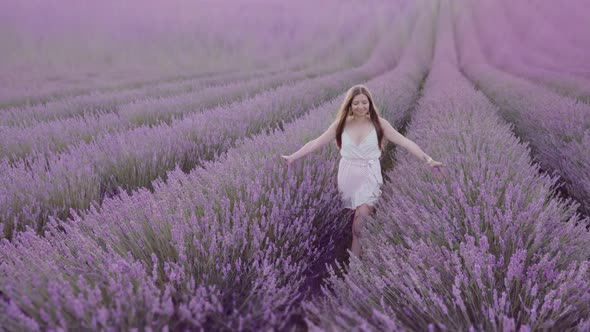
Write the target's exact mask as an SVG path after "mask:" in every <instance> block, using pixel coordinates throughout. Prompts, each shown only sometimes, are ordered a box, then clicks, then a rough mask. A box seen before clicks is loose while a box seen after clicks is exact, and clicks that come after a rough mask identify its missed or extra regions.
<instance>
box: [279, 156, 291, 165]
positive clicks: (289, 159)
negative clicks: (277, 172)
mask: <svg viewBox="0 0 590 332" xmlns="http://www.w3.org/2000/svg"><path fill="white" fill-rule="evenodd" d="M281 158H283V159H285V163H286V164H287V166H289V165H291V164H292V163H293V161H294V160H293V158H292V157H291V156H281Z"/></svg>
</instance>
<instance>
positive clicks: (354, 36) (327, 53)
mask: <svg viewBox="0 0 590 332" xmlns="http://www.w3.org/2000/svg"><path fill="white" fill-rule="evenodd" d="M325 15H328V16H329V14H325ZM387 16H388V15H387V14H384V17H387ZM351 17H354V16H351ZM377 25H378V24H377V22H375V23H372V24H369V25H368V26H367V27H366V28H365V29H355V30H353V31H349V30H348V29H341V30H340V31H338V32H337V34H336V36H333V35H326V36H325V37H326V38H324V39H323V40H322V43H321V44H317V45H314V47H308V48H306V49H305V51H304V52H297V53H296V55H294V56H289V57H284V56H283V57H281V58H280V62H279V61H269V62H270V63H271V66H272V67H274V68H270V69H269V68H268V67H267V68H262V69H257V70H248V72H246V73H244V70H240V71H238V72H235V71H224V72H220V73H217V75H216V76H219V77H220V79H221V82H223V83H226V82H230V81H232V80H235V79H241V78H243V77H245V76H246V77H252V74H253V73H258V74H261V75H264V74H268V73H270V72H276V71H279V70H285V69H290V70H299V69H302V68H303V67H309V64H311V63H316V64H318V63H326V62H329V63H334V62H339V63H341V64H343V65H344V66H347V65H350V64H347V63H346V62H349V61H358V59H359V58H361V57H362V56H363V53H364V52H365V50H366V46H365V47H358V44H363V45H366V44H367V40H369V39H370V38H368V37H370V34H371V32H372V31H373V30H375V28H376V26H377ZM305 30H306V28H304V29H300V33H302V32H303V31H305ZM340 34H343V35H346V38H347V39H348V43H347V44H346V45H345V46H342V45H341V44H338V43H339V41H340V38H338V35H340ZM275 46H276V45H275ZM335 46H337V47H338V48H339V50H340V51H341V52H340V53H338V54H336V55H335V54H334V52H333V50H334V47H335ZM326 59H328V61H326ZM269 60H270V59H269ZM269 62H267V63H269ZM273 64H276V65H273ZM205 74H206V75H205ZM212 74H214V73H211V72H208V73H199V74H196V75H182V76H177V77H173V78H168V79H165V80H162V79H159V80H156V81H155V82H141V83H133V84H127V85H124V86H116V87H110V88H101V89H99V91H100V92H99V93H98V95H102V94H105V95H106V96H105V98H107V100H108V99H112V98H117V96H118V94H119V93H120V92H119V90H121V89H129V88H138V87H142V88H143V89H148V90H154V91H151V92H152V93H154V94H155V96H158V95H161V94H162V93H164V91H162V92H160V91H159V90H158V86H162V90H164V87H165V86H166V85H168V84H171V87H170V88H171V89H172V91H170V92H167V94H170V93H172V92H173V91H176V90H178V88H179V87H178V84H175V83H182V82H183V81H184V82H185V83H187V82H186V81H188V83H189V85H188V86H186V87H185V89H191V85H190V83H193V84H194V82H193V81H198V79H211V78H212V77H206V76H211V75H212ZM219 74H221V75H219ZM213 79H214V78H213ZM214 82H215V81H213V82H211V83H209V84H212V83H214ZM167 83H168V84H167ZM174 89H176V90H174ZM140 90H141V89H140ZM84 91H85V92H84V93H82V94H83V95H82V96H80V95H78V96H73V98H72V97H65V98H63V99H62V100H59V99H58V100H52V101H48V104H49V107H50V108H51V109H54V108H57V109H58V110H60V109H62V108H64V102H67V101H68V100H70V99H73V100H74V101H75V102H76V104H77V105H78V107H79V108H83V109H88V108H96V107H97V105H99V107H98V108H99V109H100V105H101V104H103V103H101V102H100V101H96V100H95V99H96V98H97V96H93V95H95V94H96V93H93V91H92V90H84ZM80 93H81V92H80ZM69 94H70V93H68V94H66V95H69ZM88 98H89V99H90V100H87V101H86V102H87V103H89V105H86V106H84V101H85V99H88ZM129 98H133V99H140V98H141V95H140V96H137V97H133V96H128V97H127V99H129ZM129 101H130V100H129ZM97 103H98V104H97ZM79 104H81V105H79ZM107 104H108V103H107ZM65 106H66V107H68V106H67V103H66V105H65ZM22 108H23V107H14V108H13V111H18V110H22ZM34 108H35V107H33V110H31V111H29V112H27V114H20V115H19V114H12V115H11V117H8V119H6V118H3V117H0V123H2V124H6V123H7V121H8V120H10V123H22V122H23V121H24V123H28V122H27V121H31V120H32V119H30V116H29V115H30V114H33V115H34V114H35V113H36V112H34ZM37 108H38V109H40V110H42V111H43V110H45V109H44V108H43V107H42V105H37ZM25 109H26V108H25ZM64 111H65V110H60V111H57V112H58V113H59V112H64ZM66 112H73V110H70V111H66ZM79 112H82V111H80V110H79ZM16 113H22V112H16ZM29 113H30V114H29ZM50 113H51V112H50ZM0 114H1V111H0ZM25 115H26V116H25ZM50 115H51V116H53V114H50ZM41 120H43V121H45V120H46V119H45V118H42V119H41Z"/></svg>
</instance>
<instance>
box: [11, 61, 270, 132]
mask: <svg viewBox="0 0 590 332" xmlns="http://www.w3.org/2000/svg"><path fill="white" fill-rule="evenodd" d="M277 72H281V70H268V69H266V70H265V69H263V70H259V71H254V72H247V73H240V72H238V73H228V74H222V75H216V76H214V77H210V78H209V77H205V78H202V77H198V78H195V79H189V80H182V81H180V82H179V81H176V80H175V81H172V82H165V83H161V84H154V85H148V86H147V87H143V86H142V87H138V88H130V89H124V90H115V91H108V92H90V93H88V94H83V95H79V96H75V97H72V98H63V99H58V100H54V101H51V102H48V103H46V104H37V105H33V106H29V107H24V108H23V107H13V108H9V109H6V110H1V111H0V124H2V125H4V126H7V127H15V128H23V127H32V126H35V125H39V124H40V123H44V122H48V121H55V120H59V119H65V118H71V117H75V116H88V115H92V114H96V113H99V114H101V113H112V112H117V111H118V110H119V107H120V105H121V104H128V103H133V102H135V101H139V100H143V99H148V98H162V97H168V96H175V95H182V94H187V93H191V92H195V91H199V90H200V89H202V88H204V87H207V86H212V85H220V84H227V83H228V82H232V81H236V80H244V81H247V80H251V79H255V78H260V77H263V76H265V75H268V74H273V73H277Z"/></svg>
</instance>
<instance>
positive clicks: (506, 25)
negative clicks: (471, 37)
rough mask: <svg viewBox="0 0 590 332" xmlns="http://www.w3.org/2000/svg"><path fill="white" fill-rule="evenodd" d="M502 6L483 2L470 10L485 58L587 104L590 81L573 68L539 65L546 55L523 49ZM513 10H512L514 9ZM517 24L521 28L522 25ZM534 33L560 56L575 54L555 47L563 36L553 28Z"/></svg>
mask: <svg viewBox="0 0 590 332" xmlns="http://www.w3.org/2000/svg"><path fill="white" fill-rule="evenodd" d="M513 5H516V4H513ZM502 6H506V5H501V4H499V3H496V4H494V5H491V7H490V6H488V5H485V4H484V3H483V2H482V3H480V4H479V6H476V7H475V8H473V9H472V12H473V14H474V15H478V16H477V17H478V19H477V24H476V31H478V32H479V37H480V38H479V40H480V43H481V44H482V47H483V49H484V50H485V51H487V52H485V53H486V54H487V55H488V59H489V61H490V62H491V64H493V65H494V66H497V67H498V68H500V69H501V70H504V71H507V72H510V73H513V74H516V75H519V76H522V77H524V78H526V79H529V80H532V81H534V82H536V83H539V84H542V85H545V86H548V87H550V88H551V89H554V90H556V91H557V92H559V93H560V94H563V95H566V96H570V97H573V98H578V99H580V100H583V101H586V102H590V81H588V79H584V78H582V77H579V76H577V75H576V71H575V68H570V70H568V71H565V68H563V69H561V70H558V69H555V68H554V67H553V69H550V68H544V67H547V65H545V66H543V64H542V63H539V58H540V57H542V56H543V55H544V54H545V52H543V53H541V52H539V51H536V52H534V53H531V52H530V48H524V49H523V47H522V45H523V40H522V38H517V36H516V35H517V34H520V33H522V31H519V29H517V27H514V26H513V24H512V23H511V22H510V20H509V18H508V17H506V15H509V14H510V13H511V12H512V11H508V10H501V8H500V7H502ZM480 7H482V8H480ZM512 9H513V10H515V9H516V8H512ZM521 10H522V9H521ZM500 11H502V13H501V12H500ZM484 13H485V14H484ZM535 17H536V16H534V15H529V17H527V18H526V19H527V20H531V19H533V18H535ZM520 23H521V24H520V27H521V28H522V26H523V24H524V23H525V22H520ZM537 30H539V31H537V32H536V34H535V35H536V36H537V37H536V38H542V37H540V36H539V35H542V34H545V35H546V36H545V38H544V41H543V43H544V44H545V45H551V46H550V47H551V48H552V49H560V52H561V54H562V56H563V53H564V52H565V53H568V54H575V53H576V50H574V49H570V50H568V51H565V50H564V49H561V48H560V47H559V46H558V45H556V43H560V42H563V40H564V38H562V37H563V36H561V37H558V35H556V34H555V33H556V31H555V30H554V28H552V27H549V25H548V24H545V25H543V26H538V27H537ZM541 31H542V32H541ZM525 41H526V38H525ZM564 46H565V45H564ZM557 61H558V64H561V65H564V64H567V63H569V62H568V61H564V59H563V58H560V59H559V60H557ZM554 62H555V60H554ZM556 63H557V62H556ZM549 67H551V66H549Z"/></svg>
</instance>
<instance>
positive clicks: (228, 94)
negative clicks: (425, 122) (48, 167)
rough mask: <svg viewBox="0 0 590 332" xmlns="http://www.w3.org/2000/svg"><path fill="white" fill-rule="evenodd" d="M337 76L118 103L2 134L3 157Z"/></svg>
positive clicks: (264, 81) (62, 146)
mask: <svg viewBox="0 0 590 332" xmlns="http://www.w3.org/2000/svg"><path fill="white" fill-rule="evenodd" d="M335 70H336V69H334V68H331V67H328V66H325V67H324V68H323V69H318V68H312V69H307V70H303V71H298V72H281V73H277V74H275V75H271V76H270V77H262V78H258V79H251V80H248V81H243V82H235V83H228V84H221V85H215V86H210V87H206V86H201V87H200V88H199V89H198V90H197V91H194V92H192V93H188V94H183V95H177V96H173V97H168V98H157V99H147V100H141V101H140V100H138V101H136V102H133V103H129V104H124V105H119V104H117V102H118V101H117V102H113V104H112V105H113V107H114V108H113V111H114V112H102V111H101V112H99V113H91V114H87V115H85V116H76V117H73V118H66V119H60V120H55V121H51V122H41V123H39V124H37V125H32V126H30V127H27V128H19V127H13V128H5V129H0V141H2V145H1V146H0V156H1V157H6V158H8V159H9V161H10V162H13V161H14V160H16V159H20V158H23V157H24V156H26V155H29V154H33V153H41V154H47V153H50V152H62V151H64V150H66V149H68V148H71V147H70V146H71V145H75V144H76V143H79V142H86V143H87V142H90V141H91V140H94V139H96V140H100V139H101V138H100V137H101V136H104V135H109V134H111V135H112V134H115V133H118V132H123V131H126V130H130V129H132V128H135V127H138V126H140V125H150V126H154V125H158V124H159V122H166V123H170V122H171V121H172V119H173V118H177V119H178V118H182V117H183V116H184V115H185V114H191V113H198V112H201V111H204V110H206V109H207V108H212V107H216V106H222V105H227V104H229V103H231V102H236V101H239V100H243V99H246V98H250V97H252V95H254V94H256V93H259V92H260V91H263V90H265V89H273V88H276V87H277V86H280V85H281V84H286V83H291V82H296V81H298V80H302V79H306V78H313V77H316V76H321V75H322V74H326V73H331V72H333V71H335Z"/></svg>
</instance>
